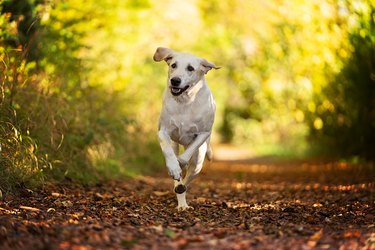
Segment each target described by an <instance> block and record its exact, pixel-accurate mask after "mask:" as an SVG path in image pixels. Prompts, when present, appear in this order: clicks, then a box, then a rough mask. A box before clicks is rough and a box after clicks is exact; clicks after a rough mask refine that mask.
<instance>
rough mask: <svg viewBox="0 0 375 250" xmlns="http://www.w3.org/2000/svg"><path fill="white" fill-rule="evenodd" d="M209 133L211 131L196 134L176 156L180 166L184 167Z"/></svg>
mask: <svg viewBox="0 0 375 250" xmlns="http://www.w3.org/2000/svg"><path fill="white" fill-rule="evenodd" d="M210 135H211V132H202V133H199V134H197V136H196V137H195V139H194V141H193V142H192V143H190V145H189V146H188V147H187V148H186V149H185V152H184V153H182V154H181V155H180V156H179V157H178V162H179V163H180V166H181V167H185V166H186V165H187V164H188V163H189V160H190V159H191V157H192V156H193V154H194V153H195V152H197V150H198V148H199V147H200V146H201V145H202V144H203V143H204V142H206V140H207V139H208V137H209V136H210Z"/></svg>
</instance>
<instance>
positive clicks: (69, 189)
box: [0, 161, 375, 249]
mask: <svg viewBox="0 0 375 250" xmlns="http://www.w3.org/2000/svg"><path fill="white" fill-rule="evenodd" d="M374 180H375V173H374V169H373V167H371V166H358V165H357V166H350V165H345V164H344V165H342V164H336V163H324V164H323V163H320V164H316V163H315V164H313V163H303V162H276V163H275V162H273V161H270V162H249V161H248V162H217V163H214V164H211V165H209V166H206V169H205V171H204V173H202V174H201V175H200V177H199V178H198V179H197V180H195V182H193V184H192V186H191V187H190V189H189V190H188V195H187V198H188V202H189V205H191V206H193V207H194V210H188V211H184V212H177V210H176V206H177V204H176V199H175V196H174V193H173V192H172V185H173V184H172V181H171V180H170V179H168V178H165V177H140V178H138V179H134V180H124V181H123V182H111V183H103V184H101V185H100V186H96V187H91V188H82V187H79V186H74V185H66V186H50V187H47V188H44V189H43V190H34V191H31V190H24V191H23V192H21V193H20V194H19V195H17V196H11V195H3V199H2V200H1V201H0V249H315V248H317V249H374V248H375V216H374V215H375V204H374V200H375V199H374V198H375V197H374V191H375V182H374Z"/></svg>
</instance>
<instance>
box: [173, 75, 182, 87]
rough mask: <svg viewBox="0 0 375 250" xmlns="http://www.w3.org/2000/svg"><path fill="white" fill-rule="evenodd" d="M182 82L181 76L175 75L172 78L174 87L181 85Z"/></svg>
mask: <svg viewBox="0 0 375 250" xmlns="http://www.w3.org/2000/svg"><path fill="white" fill-rule="evenodd" d="M180 83H181V79H180V78H179V77H173V78H172V79H171V85H172V86H173V87H178V86H179V85H180Z"/></svg>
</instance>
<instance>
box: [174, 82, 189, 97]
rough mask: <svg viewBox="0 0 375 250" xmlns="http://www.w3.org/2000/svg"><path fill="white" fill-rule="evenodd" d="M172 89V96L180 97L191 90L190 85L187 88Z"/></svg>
mask: <svg viewBox="0 0 375 250" xmlns="http://www.w3.org/2000/svg"><path fill="white" fill-rule="evenodd" d="M170 88H171V93H172V95H174V96H179V95H181V94H182V93H184V92H185V91H186V90H187V89H188V88H189V85H187V86H185V87H184V88H176V87H170Z"/></svg>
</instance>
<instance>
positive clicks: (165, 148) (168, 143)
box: [158, 128, 182, 180]
mask: <svg viewBox="0 0 375 250" xmlns="http://www.w3.org/2000/svg"><path fill="white" fill-rule="evenodd" d="M158 136H159V142H160V147H161V150H162V152H163V155H164V158H165V164H166V165H167V168H168V171H169V175H170V176H172V177H173V179H175V180H180V179H181V173H182V170H181V168H180V165H179V162H178V160H177V157H176V154H175V152H174V149H173V143H172V140H171V138H170V136H169V134H168V132H167V131H166V129H163V128H161V129H160V130H159V133H158Z"/></svg>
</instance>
